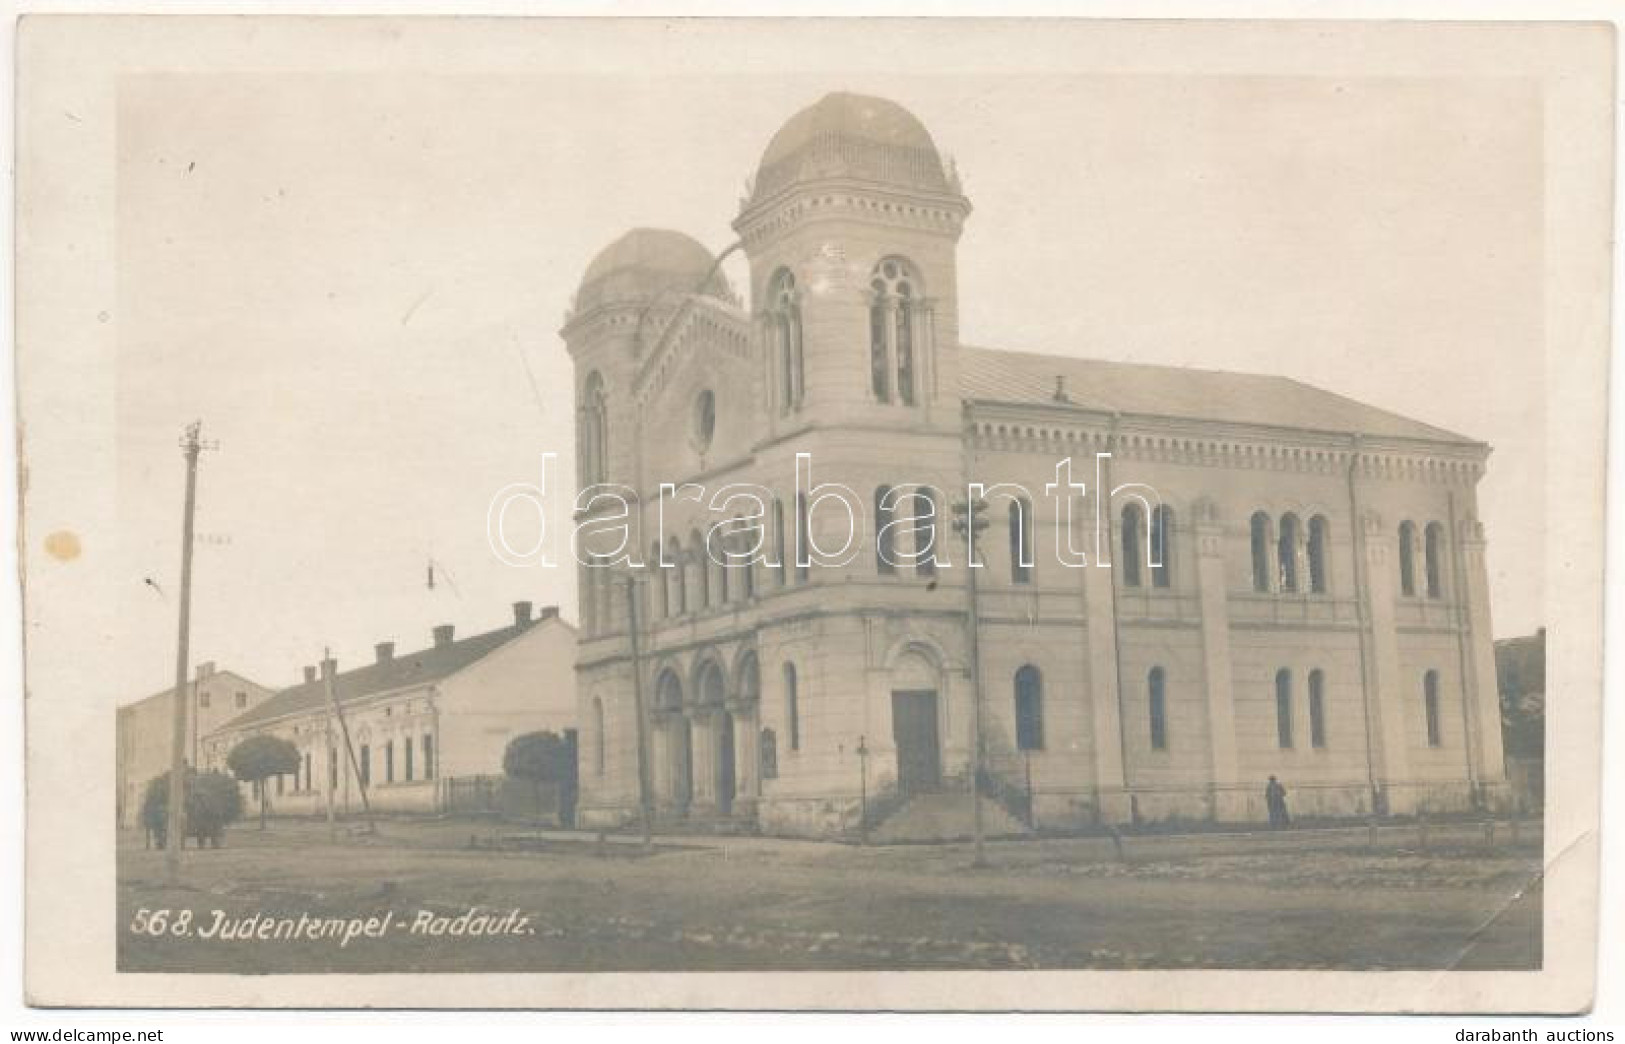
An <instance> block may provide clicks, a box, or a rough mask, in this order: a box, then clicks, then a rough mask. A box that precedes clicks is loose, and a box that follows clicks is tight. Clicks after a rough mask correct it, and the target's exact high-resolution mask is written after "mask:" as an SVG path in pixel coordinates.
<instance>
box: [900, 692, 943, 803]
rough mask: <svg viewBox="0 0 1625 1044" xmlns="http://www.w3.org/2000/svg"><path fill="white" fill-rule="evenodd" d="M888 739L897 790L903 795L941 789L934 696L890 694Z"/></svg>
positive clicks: (924, 694)
mask: <svg viewBox="0 0 1625 1044" xmlns="http://www.w3.org/2000/svg"><path fill="white" fill-rule="evenodd" d="M891 730H892V739H893V740H894V741H895V742H896V744H897V789H898V790H899V791H901V792H902V793H904V794H918V793H920V792H921V791H925V790H936V789H937V788H938V787H940V786H941V785H942V751H941V748H940V746H939V745H938V742H937V694H936V693H935V692H931V691H913V692H894V693H892V694H891Z"/></svg>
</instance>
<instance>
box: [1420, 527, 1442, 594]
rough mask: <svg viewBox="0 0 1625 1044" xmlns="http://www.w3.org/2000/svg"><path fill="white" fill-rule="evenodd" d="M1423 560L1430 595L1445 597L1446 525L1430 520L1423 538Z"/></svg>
mask: <svg viewBox="0 0 1625 1044" xmlns="http://www.w3.org/2000/svg"><path fill="white" fill-rule="evenodd" d="M1422 560H1423V564H1424V567H1425V570H1426V572H1427V581H1428V597H1429V598H1443V597H1444V527H1443V526H1441V525H1439V523H1437V522H1429V523H1428V527H1427V530H1426V532H1425V534H1424V535H1423V538H1422Z"/></svg>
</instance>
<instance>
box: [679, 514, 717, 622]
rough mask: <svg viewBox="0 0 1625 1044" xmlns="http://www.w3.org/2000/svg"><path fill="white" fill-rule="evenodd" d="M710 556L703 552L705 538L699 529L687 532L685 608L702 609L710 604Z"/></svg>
mask: <svg viewBox="0 0 1625 1044" xmlns="http://www.w3.org/2000/svg"><path fill="white" fill-rule="evenodd" d="M710 562H711V558H710V556H709V555H707V554H706V553H705V540H704V539H703V538H702V537H701V536H700V531H699V530H697V529H691V530H689V533H688V580H689V582H688V585H687V588H688V589H687V590H686V591H685V592H684V594H685V595H686V597H687V599H688V604H687V605H686V606H685V608H687V609H689V610H691V611H692V610H696V609H704V608H706V607H708V606H709V605H710V604H711V569H710Z"/></svg>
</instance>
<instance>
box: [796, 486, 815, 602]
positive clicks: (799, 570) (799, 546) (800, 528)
mask: <svg viewBox="0 0 1625 1044" xmlns="http://www.w3.org/2000/svg"><path fill="white" fill-rule="evenodd" d="M807 522H808V520H807V494H805V493H797V494H796V546H795V550H794V554H795V556H796V557H795V571H796V583H804V582H805V581H806V579H807V570H808V568H809V567H808V566H806V565H803V564H802V562H803V559H802V558H801V555H802V553H803V550H804V549H805V551H806V553H807V558H806V561H809V562H810V561H811V560H812V554H811V550H812V549H811V548H810V547H809V541H810V539H811V532H812V531H811V529H810V528H809V527H808V524H807Z"/></svg>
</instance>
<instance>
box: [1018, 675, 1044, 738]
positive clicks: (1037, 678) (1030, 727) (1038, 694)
mask: <svg viewBox="0 0 1625 1044" xmlns="http://www.w3.org/2000/svg"><path fill="white" fill-rule="evenodd" d="M1016 749H1017V750H1043V749H1044V676H1043V675H1042V674H1040V673H1039V672H1038V668H1037V667H1034V666H1033V665H1032V664H1030V663H1029V664H1027V665H1026V666H1024V667H1022V668H1021V669H1020V670H1018V671H1016Z"/></svg>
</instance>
